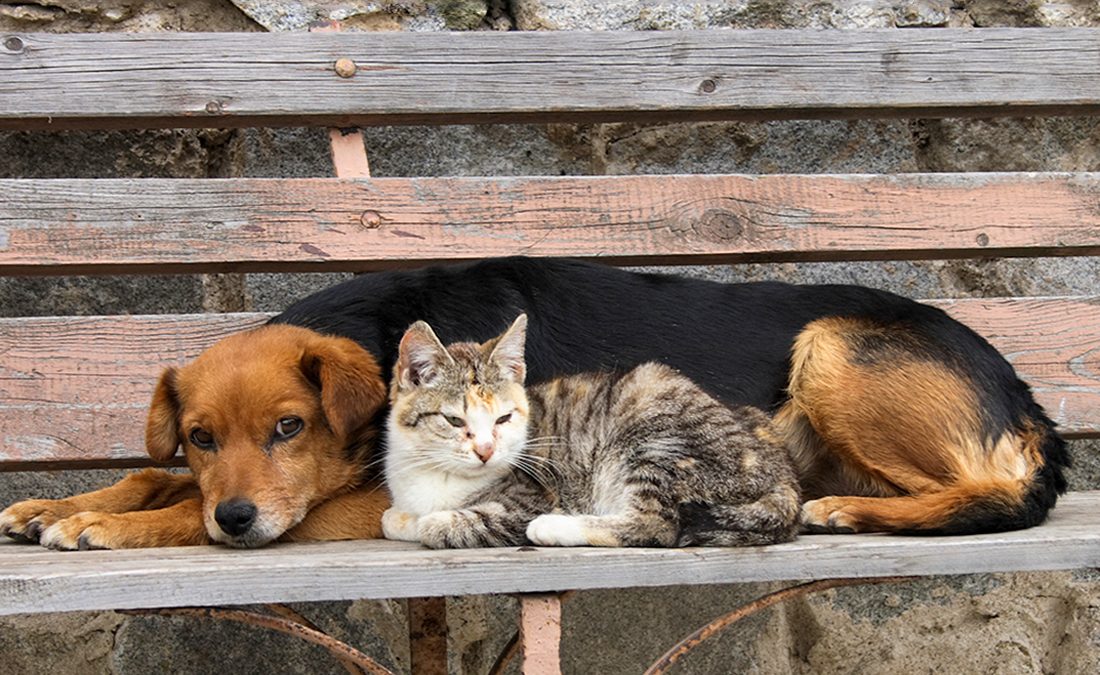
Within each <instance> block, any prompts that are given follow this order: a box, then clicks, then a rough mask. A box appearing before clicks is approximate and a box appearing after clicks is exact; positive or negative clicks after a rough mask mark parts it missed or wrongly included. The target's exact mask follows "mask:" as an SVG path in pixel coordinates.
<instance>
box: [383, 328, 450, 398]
mask: <svg viewBox="0 0 1100 675" xmlns="http://www.w3.org/2000/svg"><path fill="white" fill-rule="evenodd" d="M452 361H453V359H452V358H451V355H450V354H448V353H447V348H446V347H444V346H443V343H442V342H440V341H439V338H438V337H436V335H435V331H433V330H432V327H431V326H429V325H428V324H426V323H424V322H423V321H417V322H416V323H414V324H413V325H411V326H409V329H408V330H407V331H405V335H404V336H403V337H402V338H401V346H400V347H398V349H397V366H396V373H395V376H396V379H397V382H398V384H399V385H400V386H401V387H402V388H408V387H419V386H425V385H429V384H431V383H432V380H434V379H435V378H436V375H438V374H439V367H440V366H442V365H445V364H448V363H451V362H452Z"/></svg>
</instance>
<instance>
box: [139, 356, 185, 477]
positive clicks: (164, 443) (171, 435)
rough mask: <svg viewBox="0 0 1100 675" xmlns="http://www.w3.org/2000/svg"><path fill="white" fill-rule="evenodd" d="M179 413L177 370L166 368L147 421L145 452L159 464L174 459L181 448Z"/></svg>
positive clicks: (156, 390)
mask: <svg viewBox="0 0 1100 675" xmlns="http://www.w3.org/2000/svg"><path fill="white" fill-rule="evenodd" d="M179 412H180V404H179V397H178V395H177V393H176V369H175V368H165V369H164V372H162V373H161V374H160V380H158V381H157V388H156V389H155V390H153V401H152V403H150V404H149V417H148V418H147V419H146V421H145V451H146V452H148V453H149V456H150V457H152V458H153V459H155V460H156V461H158V462H167V461H168V460H170V459H172V455H174V454H176V450H177V449H178V448H179V445H180V437H179V430H178V427H179Z"/></svg>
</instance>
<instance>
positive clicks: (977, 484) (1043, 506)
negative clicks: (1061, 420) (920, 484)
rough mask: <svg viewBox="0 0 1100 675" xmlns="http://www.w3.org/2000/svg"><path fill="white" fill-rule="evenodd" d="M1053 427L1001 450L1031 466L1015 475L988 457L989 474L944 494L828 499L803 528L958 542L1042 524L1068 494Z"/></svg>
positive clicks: (968, 478)
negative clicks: (950, 538)
mask: <svg viewBox="0 0 1100 675" xmlns="http://www.w3.org/2000/svg"><path fill="white" fill-rule="evenodd" d="M1047 422H1048V424H1045V425H1043V426H1042V427H1041V431H1040V432H1038V433H1035V432H1033V431H1030V430H1028V431H1024V432H1018V433H1014V434H1010V435H1006V436H1005V437H1003V438H1002V439H1001V441H1000V443H998V444H997V448H996V450H998V451H999V452H1000V454H1002V455H1003V456H1008V455H1010V454H1011V455H1013V456H1018V457H1019V458H1021V461H1022V462H1023V465H1021V466H1017V467H1013V469H1012V470H1005V466H1006V462H1005V461H1004V459H1003V457H1002V458H1000V459H998V458H996V457H987V458H986V459H987V460H988V461H986V462H983V465H984V467H985V470H984V471H976V470H973V469H975V468H977V467H975V466H971V467H970V468H971V469H972V471H970V472H968V473H967V475H965V476H963V477H959V478H958V479H956V480H955V481H953V482H951V483H948V484H946V485H944V486H943V487H942V488H940V489H937V490H930V491H928V492H922V493H918V494H910V495H901V496H895V497H845V496H837V497H824V498H822V499H817V500H813V501H810V502H807V503H806V504H805V506H804V507H803V527H804V529H805V530H806V531H808V532H851V531H858V532H868V531H870V532H874V531H878V532H894V533H897V534H918V535H957V534H977V533H982V532H1005V531H1008V530H1018V529H1023V528H1028V527H1032V526H1034V525H1038V524H1039V523H1042V522H1043V520H1045V519H1046V516H1047V513H1048V512H1049V511H1050V509H1052V508H1053V507H1054V503H1055V501H1056V500H1057V499H1058V495H1059V494H1060V493H1062V492H1065V489H1066V481H1065V477H1064V476H1063V473H1062V472H1063V469H1064V468H1066V467H1068V465H1069V457H1068V455H1067V454H1066V449H1065V442H1064V441H1063V440H1062V439H1061V437H1059V436H1058V434H1057V433H1055V431H1054V428H1053V424H1050V423H1049V420H1048V421H1047ZM1033 428H1034V427H1031V429H1033ZM997 469H1000V470H997Z"/></svg>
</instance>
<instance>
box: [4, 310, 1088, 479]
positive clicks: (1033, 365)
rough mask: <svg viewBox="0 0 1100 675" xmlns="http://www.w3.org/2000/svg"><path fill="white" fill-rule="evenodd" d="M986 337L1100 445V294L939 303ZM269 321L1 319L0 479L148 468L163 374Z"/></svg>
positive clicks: (1054, 408) (1074, 428) (1064, 417)
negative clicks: (147, 443) (79, 469)
mask: <svg viewBox="0 0 1100 675" xmlns="http://www.w3.org/2000/svg"><path fill="white" fill-rule="evenodd" d="M933 304H936V305H939V306H941V307H943V308H944V309H946V310H947V311H948V312H949V313H951V314H952V315H953V316H956V317H957V318H959V319H961V320H963V321H965V322H966V323H967V324H969V325H971V326H972V327H974V329H975V330H977V331H978V332H979V333H982V334H983V335H985V336H986V337H987V338H988V339H989V340H990V342H992V343H993V345H994V346H996V347H997V348H998V349H1000V350H1001V351H1002V352H1003V353H1004V354H1005V355H1006V357H1007V358H1008V359H1009V361H1011V362H1012V363H1013V365H1014V366H1015V367H1016V369H1017V371H1018V372H1019V373H1020V375H1021V377H1023V378H1025V379H1026V380H1028V381H1029V382H1030V384H1031V386H1032V387H1033V389H1034V390H1035V392H1036V395H1037V397H1038V399H1039V401H1040V403H1041V404H1042V405H1044V406H1045V407H1046V408H1047V411H1048V412H1049V413H1050V414H1051V416H1052V417H1054V418H1055V420H1056V421H1057V422H1059V423H1060V424H1061V425H1062V430H1063V431H1064V432H1065V433H1066V434H1067V435H1068V436H1075V437H1077V436H1100V296H1093V297H1084V298H1005V299H968V300H940V301H933ZM267 316H268V315H266V314H221V315H162V316H131V317H79V318H77V317H68V318H42V319H38V318H26V319H2V320H0V389H3V391H4V392H5V396H4V398H3V400H0V424H2V426H0V452H3V453H4V454H3V455H2V456H0V462H3V464H0V469H18V468H25V467H27V466H30V465H35V464H45V463H51V462H60V463H63V464H65V465H83V466H101V465H108V464H111V463H112V462H125V463H127V464H130V465H133V464H140V463H142V462H143V461H145V455H144V452H143V450H142V448H143V445H142V437H141V434H142V427H143V421H144V417H145V412H146V406H147V405H148V401H149V397H150V395H151V394H152V389H153V386H154V384H155V382H156V377H157V375H158V374H159V372H160V369H161V368H163V367H165V366H167V365H173V364H182V363H184V362H186V361H187V360H188V359H190V358H192V357H194V356H195V355H196V354H198V353H199V352H200V351H201V350H202V349H204V348H205V347H206V346H208V345H210V344H212V343H213V342H214V341H216V340H217V339H219V338H220V337H223V336H224V335H228V334H230V333H232V332H235V331H238V330H241V329H243V328H247V327H249V326H253V325H257V324H258V323H260V322H262V321H263V320H265V319H266V318H267Z"/></svg>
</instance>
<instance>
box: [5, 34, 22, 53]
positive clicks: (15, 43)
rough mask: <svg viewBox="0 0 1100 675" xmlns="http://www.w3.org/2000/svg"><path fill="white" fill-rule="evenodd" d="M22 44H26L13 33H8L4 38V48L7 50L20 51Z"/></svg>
mask: <svg viewBox="0 0 1100 675" xmlns="http://www.w3.org/2000/svg"><path fill="white" fill-rule="evenodd" d="M24 46H26V45H24V44H23V40H22V38H19V37H16V36H15V35H9V36H8V37H6V38H4V49H6V50H8V51H9V52H21V51H23V47H24Z"/></svg>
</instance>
